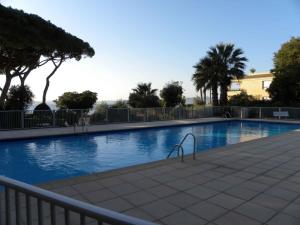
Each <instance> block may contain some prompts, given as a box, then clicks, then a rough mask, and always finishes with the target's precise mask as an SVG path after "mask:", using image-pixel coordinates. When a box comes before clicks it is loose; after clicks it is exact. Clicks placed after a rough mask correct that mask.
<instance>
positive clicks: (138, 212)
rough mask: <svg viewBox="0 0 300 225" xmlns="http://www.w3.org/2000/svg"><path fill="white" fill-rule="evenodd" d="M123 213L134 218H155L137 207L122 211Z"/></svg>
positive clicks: (150, 219)
mask: <svg viewBox="0 0 300 225" xmlns="http://www.w3.org/2000/svg"><path fill="white" fill-rule="evenodd" d="M123 213H124V214H127V215H129V216H134V217H136V218H139V219H143V220H147V221H154V220H155V218H154V217H153V216H150V215H149V214H147V213H146V212H144V211H143V210H141V209H139V208H132V209H129V210H127V211H125V212H123Z"/></svg>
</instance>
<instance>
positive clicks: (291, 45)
mask: <svg viewBox="0 0 300 225" xmlns="http://www.w3.org/2000/svg"><path fill="white" fill-rule="evenodd" d="M273 61H274V69H273V70H272V72H273V74H274V79H273V81H272V83H271V85H270V87H269V89H268V92H269V94H270V97H271V98H272V101H273V102H275V103H277V104H280V105H283V104H284V105H293V106H294V105H295V104H298V103H299V102H300V38H294V37H293V38H291V40H290V41H288V42H286V43H284V44H283V45H282V46H281V48H280V49H279V51H278V52H277V53H275V55H274V59H273Z"/></svg>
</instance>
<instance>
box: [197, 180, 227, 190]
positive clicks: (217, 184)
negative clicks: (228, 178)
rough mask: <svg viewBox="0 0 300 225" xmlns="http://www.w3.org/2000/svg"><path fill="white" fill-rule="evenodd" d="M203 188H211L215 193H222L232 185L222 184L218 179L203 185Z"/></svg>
mask: <svg viewBox="0 0 300 225" xmlns="http://www.w3.org/2000/svg"><path fill="white" fill-rule="evenodd" d="M203 187H206V188H211V189H213V190H216V191H224V190H226V189H229V188H230V187H232V184H229V183H226V182H223V181H221V180H220V179H218V180H213V181H209V182H207V183H205V184H203Z"/></svg>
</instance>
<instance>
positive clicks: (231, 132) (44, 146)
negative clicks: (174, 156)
mask: <svg viewBox="0 0 300 225" xmlns="http://www.w3.org/2000/svg"><path fill="white" fill-rule="evenodd" d="M299 128H300V125H296V124H285V123H269V122H252V121H251V122H249V121H224V122H213V123H202V124H194V125H184V126H175V127H174V126H173V127H160V128H151V129H140V130H129V131H116V132H107V133H94V134H86V135H77V136H64V137H47V138H37V139H28V140H16V141H0V174H3V175H5V176H8V177H11V178H15V179H18V180H21V181H24V182H27V183H30V184H36V183H41V182H47V181H51V180H55V179H61V178H66V177H73V176H79V175H84V174H89V173H93V172H100V171H106V170H111V169H115V168H121V167H125V166H130V165H136V164H141V163H145V162H151V161H156V160H160V159H164V158H166V156H167V155H168V153H169V152H170V150H171V149H172V147H173V146H174V145H175V144H177V143H179V142H180V140H181V139H182V138H183V136H184V135H185V134H186V133H188V132H192V133H194V134H195V136H196V138H197V151H198V152H200V151H206V150H208V149H211V148H215V147H221V146H225V145H228V144H235V143H238V142H241V141H246V140H251V139H256V138H260V137H266V136H272V135H276V134H280V133H284V132H287V131H291V130H294V129H299ZM184 148H185V153H186V154H187V153H191V152H192V140H191V139H187V141H186V143H185V144H184Z"/></svg>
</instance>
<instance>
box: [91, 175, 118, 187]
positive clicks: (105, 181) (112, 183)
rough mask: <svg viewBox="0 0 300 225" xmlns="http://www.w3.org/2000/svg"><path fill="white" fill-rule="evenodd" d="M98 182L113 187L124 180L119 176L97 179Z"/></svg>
mask: <svg viewBox="0 0 300 225" xmlns="http://www.w3.org/2000/svg"><path fill="white" fill-rule="evenodd" d="M96 182H97V183H99V184H100V185H101V186H103V187H111V186H115V185H119V184H122V183H124V181H123V180H121V179H120V178H118V177H108V178H102V179H98V180H96Z"/></svg>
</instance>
